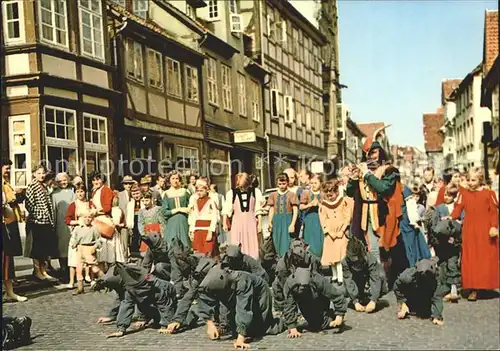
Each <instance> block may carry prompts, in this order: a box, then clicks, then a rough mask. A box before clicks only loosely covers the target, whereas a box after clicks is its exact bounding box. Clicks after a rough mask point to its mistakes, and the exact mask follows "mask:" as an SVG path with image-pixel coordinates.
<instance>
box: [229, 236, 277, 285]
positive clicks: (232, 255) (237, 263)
mask: <svg viewBox="0 0 500 351" xmlns="http://www.w3.org/2000/svg"><path fill="white" fill-rule="evenodd" d="M222 265H223V266H224V267H228V268H229V269H232V270H234V271H245V272H248V273H252V274H254V275H256V276H259V277H261V278H262V279H264V280H265V281H266V282H267V283H269V276H268V275H267V272H266V271H265V270H264V268H262V266H261V265H260V262H259V261H258V260H256V259H255V258H253V257H251V256H249V255H246V254H244V253H243V252H241V244H240V245H228V246H227V249H226V253H225V254H224V256H222Z"/></svg>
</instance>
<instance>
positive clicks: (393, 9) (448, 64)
mask: <svg viewBox="0 0 500 351" xmlns="http://www.w3.org/2000/svg"><path fill="white" fill-rule="evenodd" d="M299 1H300V0H295V1H294V3H297V2H299ZM310 1H312V0H302V1H300V2H302V4H301V5H302V6H300V10H301V11H305V12H306V11H307V8H313V7H312V6H304V4H305V3H306V2H310ZM294 5H295V4H294ZM297 7H299V6H297ZM486 9H489V10H494V9H498V2H497V1H496V0H493V1H486V0H338V16H339V23H338V25H339V54H340V59H339V61H340V62H339V64H340V83H341V84H344V85H347V86H348V88H346V89H343V90H342V100H343V102H344V103H346V104H347V105H348V106H349V109H350V110H351V118H352V119H353V120H354V121H355V122H361V123H363V122H379V121H383V122H385V123H386V124H392V126H391V127H390V128H389V129H388V130H387V133H388V135H389V141H390V142H391V144H398V145H412V146H417V147H419V148H423V146H424V136H423V123H422V113H425V112H434V111H436V109H437V108H438V107H439V106H440V105H441V81H442V80H443V79H446V78H464V77H465V76H466V75H467V74H468V73H469V72H470V71H472V70H473V69H474V68H475V67H476V66H477V65H478V64H479V63H480V62H481V61H482V58H483V33H484V12H485V10H486ZM305 12H304V15H305V16H306V17H308V18H310V17H311V16H312V14H309V13H305Z"/></svg>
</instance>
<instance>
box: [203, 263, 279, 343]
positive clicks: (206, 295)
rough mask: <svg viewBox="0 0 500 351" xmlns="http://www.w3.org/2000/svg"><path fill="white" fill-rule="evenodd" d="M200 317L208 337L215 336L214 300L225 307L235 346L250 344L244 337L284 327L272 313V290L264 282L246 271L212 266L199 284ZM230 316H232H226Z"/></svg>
mask: <svg viewBox="0 0 500 351" xmlns="http://www.w3.org/2000/svg"><path fill="white" fill-rule="evenodd" d="M200 289H201V291H202V293H201V294H200V299H199V303H200V308H199V312H200V317H201V318H202V319H203V320H204V321H205V322H206V323H207V334H208V335H209V337H210V339H212V340H215V339H218V338H219V330H218V329H217V328H216V327H215V324H214V315H215V308H216V306H217V305H216V304H217V302H219V303H220V304H221V305H223V306H224V307H225V308H226V309H227V314H226V316H227V320H228V321H229V323H230V325H232V326H234V330H233V331H235V332H236V333H237V334H238V336H237V338H236V341H235V342H234V344H233V346H234V348H235V349H237V348H244V349H247V348H249V347H250V345H249V344H247V343H246V342H245V341H246V338H248V337H256V336H264V335H266V334H267V335H277V334H279V333H281V332H283V331H284V325H283V322H282V321H281V320H279V319H276V318H274V317H273V312H272V294H271V289H270V288H269V286H268V285H267V283H266V282H265V281H264V280H263V279H261V278H259V277H257V276H255V275H252V274H250V273H247V272H242V271H231V270H226V269H223V268H221V267H220V266H216V267H214V268H212V269H211V270H210V271H209V272H208V274H207V276H206V277H205V279H203V281H202V282H201V284H200ZM230 317H233V318H234V319H233V318H230Z"/></svg>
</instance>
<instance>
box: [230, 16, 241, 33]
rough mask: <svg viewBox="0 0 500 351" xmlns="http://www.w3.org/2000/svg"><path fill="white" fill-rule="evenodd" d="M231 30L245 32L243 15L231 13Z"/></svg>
mask: <svg viewBox="0 0 500 351" xmlns="http://www.w3.org/2000/svg"><path fill="white" fill-rule="evenodd" d="M230 24H231V32H232V33H241V32H243V16H242V15H235V14H231V21H230Z"/></svg>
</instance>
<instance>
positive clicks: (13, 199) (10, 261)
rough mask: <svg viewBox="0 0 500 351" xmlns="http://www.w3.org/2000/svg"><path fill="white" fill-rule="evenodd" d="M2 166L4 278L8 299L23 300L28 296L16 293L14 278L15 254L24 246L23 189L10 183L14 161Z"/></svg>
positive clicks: (8, 161) (19, 252)
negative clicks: (22, 228) (22, 230)
mask: <svg viewBox="0 0 500 351" xmlns="http://www.w3.org/2000/svg"><path fill="white" fill-rule="evenodd" d="M0 162H1V164H0V166H1V167H2V214H3V215H2V242H3V245H2V280H3V283H4V285H5V294H6V295H7V298H8V299H11V300H13V301H18V302H23V301H26V300H27V298H26V297H24V296H19V295H17V294H15V293H14V287H13V285H12V280H13V279H14V278H15V268H14V256H21V255H22V254H23V248H22V244H21V236H20V234H19V222H21V221H22V214H21V209H20V207H19V203H20V202H21V200H22V194H21V191H17V192H16V191H14V189H13V188H12V186H11V185H10V184H9V180H10V169H11V166H12V161H10V160H1V161H0Z"/></svg>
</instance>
